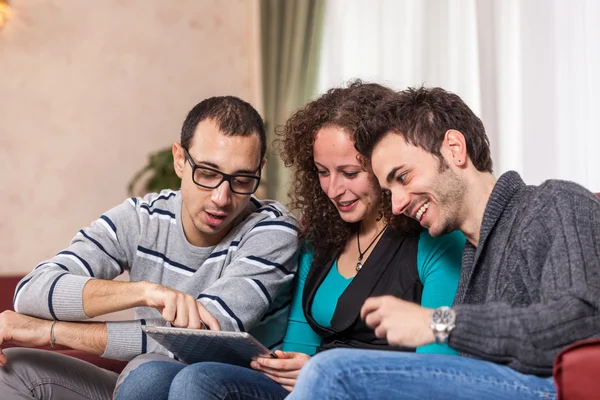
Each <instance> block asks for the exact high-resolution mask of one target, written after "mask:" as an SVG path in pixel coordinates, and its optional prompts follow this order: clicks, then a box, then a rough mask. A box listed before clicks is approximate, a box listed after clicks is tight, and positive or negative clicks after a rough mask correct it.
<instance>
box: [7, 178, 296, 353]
mask: <svg viewBox="0 0 600 400" xmlns="http://www.w3.org/2000/svg"><path fill="white" fill-rule="evenodd" d="M234 224H236V225H235V226H234V228H233V229H232V230H231V231H230V232H229V234H228V235H227V236H226V237H225V238H224V239H223V240H222V241H221V243H219V244H218V245H217V246H214V247H208V248H199V247H195V246H192V245H191V244H190V243H189V242H188V241H187V239H186V238H185V235H184V232H183V227H182V224H181V194H180V192H179V191H169V190H166V191H162V192H161V193H160V194H149V195H147V196H146V197H144V198H131V199H128V200H127V201H125V202H124V203H122V204H121V205H119V206H117V207H115V208H113V209H111V210H110V211H108V212H106V213H105V214H103V215H102V216H101V217H100V218H99V219H98V220H96V221H94V222H93V223H92V224H91V225H90V226H89V227H87V228H85V229H82V230H81V231H79V233H78V234H77V235H76V236H75V237H74V238H73V240H72V241H71V244H70V245H69V247H68V248H66V249H65V250H63V251H61V252H59V253H58V254H57V255H56V256H55V257H53V258H52V259H50V260H47V261H45V262H42V263H41V264H39V265H38V266H37V267H35V269H34V270H33V271H32V272H31V273H29V274H28V275H27V276H26V277H25V278H23V280H22V281H21V282H20V283H19V284H18V285H17V288H16V291H15V298H14V305H15V310H16V311H17V312H20V313H23V314H27V315H32V316H35V317H39V318H44V319H55V320H65V321H78V320H84V319H87V318H88V317H87V316H86V315H85V313H84V311H83V304H82V291H83V287H84V286H85V284H86V282H87V281H88V280H89V279H93V278H97V279H114V278H115V277H117V276H118V275H120V274H121V273H123V272H124V271H128V272H129V274H130V278H131V281H149V282H154V283H160V284H162V285H165V286H169V287H171V288H174V289H177V290H179V291H182V292H185V293H188V294H191V295H193V296H195V297H196V298H197V299H198V300H199V301H200V302H202V304H204V305H205V306H206V308H207V309H208V310H209V311H210V312H211V313H212V314H213V315H214V316H215V317H216V318H217V319H218V321H219V323H220V324H221V328H222V329H223V330H230V331H248V332H250V333H252V334H253V335H254V336H255V337H257V339H259V340H261V341H262V342H263V343H264V344H265V345H266V346H268V347H271V348H272V347H276V346H277V345H278V344H279V343H280V342H281V340H282V339H283V335H284V334H285V327H286V321H287V317H288V312H289V304H290V300H291V290H292V285H291V283H292V280H293V277H294V275H295V272H296V269H297V255H298V254H297V253H298V240H297V233H298V224H297V222H296V220H295V219H294V218H293V216H291V214H290V213H289V212H288V211H287V210H285V208H283V206H282V205H281V204H279V203H277V202H274V201H268V200H267V201H259V200H257V199H256V198H254V197H252V198H251V201H250V202H249V204H248V206H247V207H246V208H245V209H244V211H243V212H242V213H241V214H240V215H239V216H238V218H237V219H236V221H235V222H234ZM134 315H135V320H133V321H116V322H107V329H108V342H107V346H106V350H105V352H104V354H103V356H104V357H108V358H115V359H121V360H130V359H132V358H133V357H135V356H137V355H139V354H142V353H146V352H153V353H162V354H167V352H166V350H165V349H164V348H162V347H161V346H160V345H158V343H156V342H155V341H154V340H152V339H151V338H149V337H146V334H145V333H143V332H142V330H141V329H140V326H141V325H144V324H148V325H166V324H167V323H166V321H165V320H163V319H162V317H161V315H160V313H159V312H158V311H157V310H155V309H153V308H149V307H138V308H136V309H135V310H134Z"/></svg>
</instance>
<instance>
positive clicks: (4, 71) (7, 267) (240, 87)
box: [0, 0, 259, 275]
mask: <svg viewBox="0 0 600 400" xmlns="http://www.w3.org/2000/svg"><path fill="white" fill-rule="evenodd" d="M12 6H13V9H14V12H13V17H12V19H11V20H10V21H8V23H7V24H6V25H5V26H4V28H3V29H2V30H0V187H1V189H2V195H1V198H2V200H0V204H1V206H0V254H2V258H1V259H0V275H6V274H13V273H26V272H28V271H29V270H31V269H32V268H33V267H34V266H35V265H36V264H37V263H38V262H39V261H41V260H43V259H45V258H48V257H51V256H52V255H54V254H55V253H56V252H58V251H60V250H61V249H63V248H64V247H66V246H67V245H68V243H69V241H70V239H71V238H72V237H73V235H74V234H75V233H76V232H77V231H78V230H79V229H80V228H81V227H83V226H85V225H87V224H89V223H90V222H91V221H93V220H94V219H96V218H98V217H99V216H100V214H101V213H102V212H103V211H105V210H107V209H109V208H111V207H112V206H114V205H117V204H119V203H120V202H121V201H123V200H124V199H125V197H126V186H127V182H128V180H129V179H130V177H131V176H132V175H133V174H134V172H135V171H137V170H138V169H139V168H140V167H141V166H142V165H143V164H144V163H145V161H146V157H147V155H148V154H149V153H150V152H152V151H155V150H157V149H160V148H162V147H164V146H168V145H170V144H171V143H172V142H173V141H174V140H176V139H177V138H178V135H179V129H180V127H181V123H182V122H183V119H184V118H185V115H186V113H187V111H189V109H190V108H191V107H192V106H193V105H195V104H196V103H197V102H198V101H200V100H202V99H203V98H205V97H207V96H211V95H218V94H233V95H237V96H240V97H242V98H244V99H247V100H248V101H250V102H252V103H254V104H256V103H257V102H258V100H259V94H258V93H259V91H258V87H259V86H258V80H257V79H256V78H257V76H258V69H257V67H258V65H259V64H258V60H259V57H258V51H257V40H258V35H257V24H256V19H255V18H256V15H257V14H256V2H255V1H254V0H177V1H164V0H102V1H81V0H13V1H12Z"/></svg>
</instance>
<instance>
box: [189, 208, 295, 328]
mask: <svg viewBox="0 0 600 400" xmlns="http://www.w3.org/2000/svg"><path fill="white" fill-rule="evenodd" d="M298 231H299V230H298V225H297V222H296V221H295V220H294V219H293V217H291V216H288V215H279V216H277V217H276V218H268V219H264V220H263V221H261V222H259V223H257V224H256V225H255V226H254V227H253V228H252V229H251V230H250V231H249V232H247V233H246V234H245V235H244V237H243V238H242V239H241V241H240V243H239V244H238V247H237V250H236V252H235V256H234V257H233V259H232V260H231V262H230V263H229V264H228V265H227V266H226V267H225V270H224V273H223V275H222V276H221V277H220V278H219V279H218V280H217V281H215V282H214V284H213V285H211V286H210V287H209V288H207V289H206V290H204V291H203V292H202V294H201V295H200V296H199V297H198V299H199V301H200V302H202V303H203V304H204V306H205V307H206V308H207V309H208V310H209V311H210V312H211V314H213V315H214V316H215V317H216V318H217V319H218V320H219V323H220V324H221V329H223V330H230V331H242V332H246V331H249V330H251V329H253V328H254V327H256V326H257V325H258V324H259V323H264V322H265V319H264V318H263V317H264V316H265V315H266V314H269V313H273V315H275V314H277V313H278V310H279V311H286V312H287V310H288V309H289V303H290V300H289V298H288V299H287V300H285V301H282V298H283V297H286V296H282V295H283V294H287V293H290V289H291V285H292V281H293V279H294V276H295V274H296V269H297V264H298V262H297V257H298ZM241 294H243V295H241ZM273 299H277V301H275V302H274V300H273ZM286 315H287V314H286Z"/></svg>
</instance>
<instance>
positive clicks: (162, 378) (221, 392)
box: [115, 361, 289, 400]
mask: <svg viewBox="0 0 600 400" xmlns="http://www.w3.org/2000/svg"><path fill="white" fill-rule="evenodd" d="M288 394H289V392H288V391H287V390H285V389H284V388H283V387H282V386H281V385H279V384H278V383H277V382H274V381H272V380H271V379H269V378H267V377H266V376H265V375H263V374H261V373H260V372H257V371H255V370H253V369H249V368H244V367H238V366H235V365H229V364H221V363H215V362H205V363H197V364H192V365H185V364H182V363H175V362H169V361H151V362H147V363H145V364H142V365H140V366H139V367H137V368H136V369H134V370H133V371H132V372H131V373H130V374H129V375H128V376H127V378H125V380H124V381H123V383H122V384H121V386H120V387H119V390H118V392H117V396H116V397H115V399H116V400H137V399H140V400H142V399H144V400H159V399H177V400H187V399H190V400H191V399H194V400H201V399H219V400H234V399H284V398H285V397H286V396H287V395H288Z"/></svg>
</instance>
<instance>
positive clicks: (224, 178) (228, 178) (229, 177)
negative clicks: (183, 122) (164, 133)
mask: <svg viewBox="0 0 600 400" xmlns="http://www.w3.org/2000/svg"><path fill="white" fill-rule="evenodd" d="M181 148H182V149H183V154H184V156H185V159H186V160H187V161H188V162H189V163H190V166H191V167H192V182H194V184H196V185H197V186H200V187H201V188H204V189H216V188H218V187H219V186H221V184H222V183H223V182H225V181H227V183H229V189H230V190H231V192H232V193H235V194H240V195H251V194H254V193H256V191H257V190H258V187H259V186H260V180H261V177H262V176H261V168H260V166H259V167H258V170H257V172H258V175H251V174H226V173H225V172H223V171H219V170H218V169H215V168H211V167H205V166H204V165H198V164H196V162H195V161H194V159H193V158H192V156H191V155H190V153H189V152H188V151H187V149H186V148H185V147H181ZM197 169H203V170H207V171H211V172H215V173H217V174H220V175H221V176H222V178H221V180H220V181H219V183H217V185H216V186H206V185H201V184H199V183H198V182H196V179H195V178H194V176H195V175H196V170H197ZM238 177H239V178H251V179H255V180H256V187H255V188H254V190H253V191H252V192H250V193H240V192H237V191H236V190H234V189H233V185H232V184H231V180H232V179H235V178H238Z"/></svg>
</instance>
